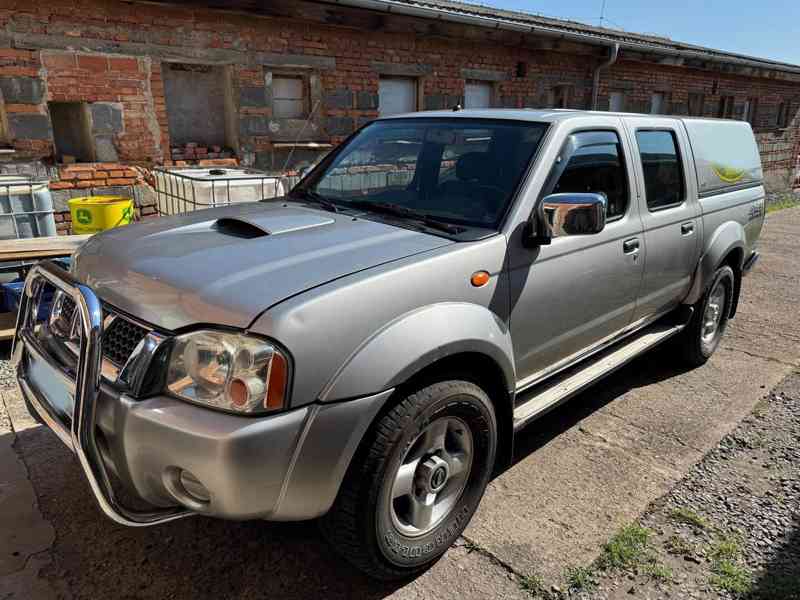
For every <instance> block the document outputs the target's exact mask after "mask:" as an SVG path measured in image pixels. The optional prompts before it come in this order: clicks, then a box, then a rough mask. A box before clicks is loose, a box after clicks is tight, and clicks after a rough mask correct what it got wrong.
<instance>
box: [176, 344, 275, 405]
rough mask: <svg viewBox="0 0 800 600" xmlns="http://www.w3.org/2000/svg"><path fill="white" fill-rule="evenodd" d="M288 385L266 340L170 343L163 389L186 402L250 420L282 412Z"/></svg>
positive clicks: (271, 347) (273, 351)
mask: <svg viewBox="0 0 800 600" xmlns="http://www.w3.org/2000/svg"><path fill="white" fill-rule="evenodd" d="M288 380H289V362H288V360H287V358H286V356H285V355H284V354H283V353H282V352H281V351H280V350H279V349H278V348H276V347H275V346H274V345H273V344H270V343H269V342H267V341H266V340H261V339H259V338H256V337H251V336H248V335H242V334H238V333H227V332H222V331H195V332H193V333H187V334H185V335H180V336H178V337H176V338H175V339H174V343H173V345H172V350H171V353H170V358H169V367H168V369H167V381H166V386H167V390H169V392H170V393H171V394H173V395H174V396H177V397H179V398H183V399H186V400H189V401H191V402H197V403H199V404H206V405H208V406H212V407H214V408H220V409H222V410H228V411H231V412H237V413H249V414H252V413H263V412H270V411H274V410H280V409H281V408H283V407H284V406H285V403H286V388H287V385H288Z"/></svg>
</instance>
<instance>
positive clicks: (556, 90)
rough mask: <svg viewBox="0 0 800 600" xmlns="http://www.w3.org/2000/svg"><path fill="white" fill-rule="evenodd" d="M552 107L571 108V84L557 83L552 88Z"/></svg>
mask: <svg viewBox="0 0 800 600" xmlns="http://www.w3.org/2000/svg"><path fill="white" fill-rule="evenodd" d="M549 100H550V102H549V103H548V104H550V106H551V107H553V108H569V106H570V102H571V101H572V86H571V85H555V86H553V88H552V89H551V90H550V98H549Z"/></svg>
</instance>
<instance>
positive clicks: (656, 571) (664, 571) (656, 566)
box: [642, 558, 672, 583]
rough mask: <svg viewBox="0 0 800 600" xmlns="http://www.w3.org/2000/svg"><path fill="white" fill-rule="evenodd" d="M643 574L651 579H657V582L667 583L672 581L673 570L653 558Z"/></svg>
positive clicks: (644, 568)
mask: <svg viewBox="0 0 800 600" xmlns="http://www.w3.org/2000/svg"><path fill="white" fill-rule="evenodd" d="M642 573H644V574H645V575H647V576H648V577H650V579H655V580H656V581H660V582H661V583H665V582H667V581H671V580H672V569H670V568H669V567H668V566H666V565H663V564H661V563H660V562H658V561H657V560H656V559H655V558H651V559H650V560H649V561H648V562H647V563H646V564H645V565H644V566H643V567H642Z"/></svg>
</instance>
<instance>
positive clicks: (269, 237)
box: [73, 202, 453, 330]
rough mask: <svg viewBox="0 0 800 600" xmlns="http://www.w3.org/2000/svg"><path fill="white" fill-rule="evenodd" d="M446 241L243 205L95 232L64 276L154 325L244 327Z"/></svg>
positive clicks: (345, 218)
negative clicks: (300, 298) (279, 307)
mask: <svg viewBox="0 0 800 600" xmlns="http://www.w3.org/2000/svg"><path fill="white" fill-rule="evenodd" d="M452 243H453V242H451V241H449V240H446V239H443V238H440V237H438V236H433V235H428V234H425V233H420V232H416V231H411V230H408V229H403V228H399V227H394V226H392V225H388V224H385V223H380V222H375V221H371V220H367V219H363V218H354V217H353V216H352V215H344V214H340V213H331V212H326V211H321V210H317V209H314V208H309V207H308V206H306V205H303V204H299V203H293V202H269V203H253V204H240V205H235V206H227V207H224V208H218V209H211V210H203V211H198V212H194V213H190V214H186V215H181V216H178V217H169V218H161V219H155V220H153V221H151V222H147V223H141V224H137V225H131V226H128V227H121V228H117V229H112V230H110V231H108V232H105V233H102V234H98V235H96V236H94V237H92V238H90V239H89V240H88V241H87V242H86V243H85V244H84V245H83V246H81V248H80V249H79V251H78V252H77V253H76V255H75V258H74V263H73V272H74V274H75V275H76V276H77V277H78V279H80V280H81V281H84V282H85V283H87V284H88V285H89V286H90V287H91V288H92V289H93V290H94V291H95V293H96V294H97V295H98V296H99V297H100V298H101V299H102V300H104V301H105V302H107V303H109V304H111V305H112V306H114V307H116V308H118V309H120V310H122V311H123V312H126V313H128V314H130V315H132V316H134V317H138V318H139V319H141V320H143V321H146V322H148V323H151V324H153V325H155V326H157V327H161V328H163V329H167V330H176V329H180V328H182V327H186V326H189V325H196V324H210V325H228V326H231V327H238V328H246V327H247V326H248V325H250V323H251V322H252V321H253V320H254V319H255V318H256V317H257V316H258V315H259V314H260V313H261V312H263V311H264V310H266V309H267V308H269V307H270V306H272V305H274V304H276V303H278V302H280V301H282V300H285V299H286V298H289V297H291V296H294V295H296V294H299V293H301V292H304V291H306V290H309V289H311V288H314V287H316V286H319V285H322V284H324V283H327V282H330V281H332V280H334V279H337V278H339V277H344V276H346V275H350V274H351V273H355V272H358V271H362V270H364V269H369V268H371V267H374V266H377V265H380V264H384V263H387V262H390V261H394V260H398V259H401V258H405V257H407V256H411V255H413V254H417V253H420V252H426V251H429V250H433V249H435V248H438V247H441V246H444V245H448V244H452Z"/></svg>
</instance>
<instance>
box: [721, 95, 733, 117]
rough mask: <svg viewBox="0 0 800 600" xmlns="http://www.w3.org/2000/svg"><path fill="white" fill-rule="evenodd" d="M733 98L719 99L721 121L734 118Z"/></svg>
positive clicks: (723, 97) (724, 97)
mask: <svg viewBox="0 0 800 600" xmlns="http://www.w3.org/2000/svg"><path fill="white" fill-rule="evenodd" d="M733 102H734V98H733V96H722V97H720V99H719V110H718V111H717V117H719V118H720V119H730V118H731V117H733Z"/></svg>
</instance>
